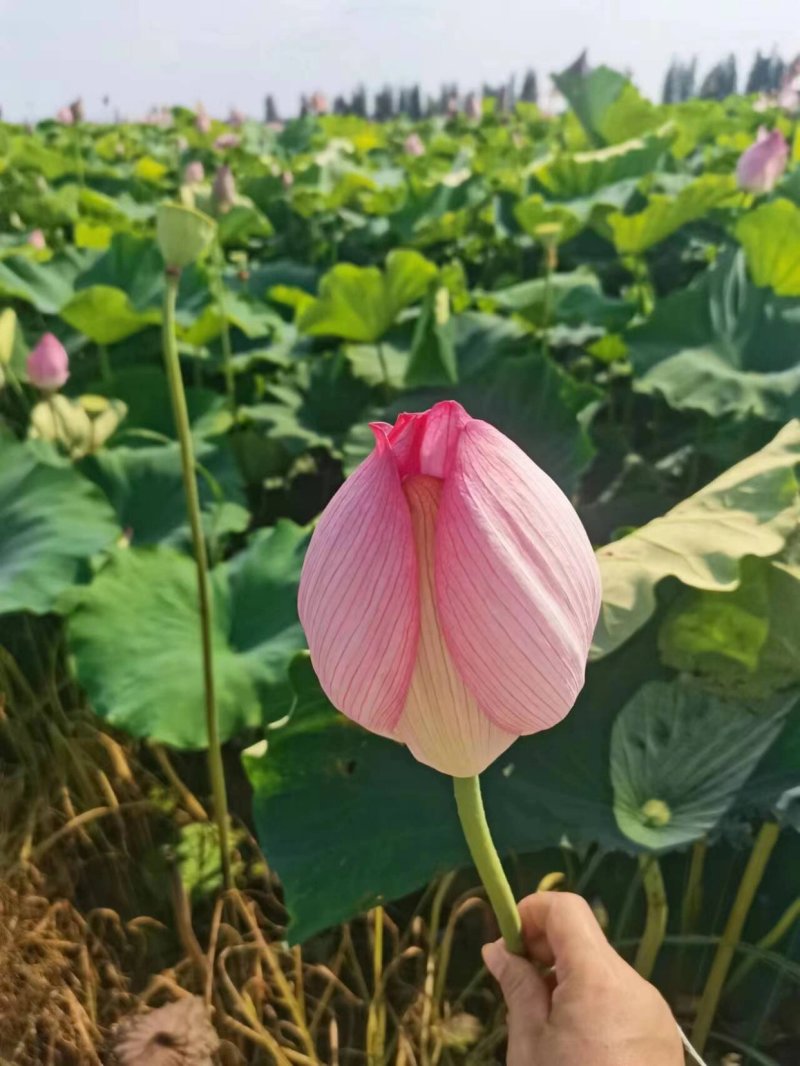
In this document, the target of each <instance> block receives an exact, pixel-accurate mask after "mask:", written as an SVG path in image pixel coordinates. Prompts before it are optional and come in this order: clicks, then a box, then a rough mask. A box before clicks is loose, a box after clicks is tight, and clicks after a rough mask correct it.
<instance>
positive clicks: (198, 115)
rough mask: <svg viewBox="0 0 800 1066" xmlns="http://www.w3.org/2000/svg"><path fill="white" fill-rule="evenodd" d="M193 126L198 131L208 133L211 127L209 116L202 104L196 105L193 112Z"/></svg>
mask: <svg viewBox="0 0 800 1066" xmlns="http://www.w3.org/2000/svg"><path fill="white" fill-rule="evenodd" d="M194 128H195V129H196V130H197V132H198V133H208V132H209V130H210V129H211V118H210V116H209V114H208V112H207V111H206V109H205V108H204V107H203V105H202V104H199V105H198V107H197V111H196V112H195V117H194Z"/></svg>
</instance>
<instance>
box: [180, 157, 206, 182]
mask: <svg viewBox="0 0 800 1066" xmlns="http://www.w3.org/2000/svg"><path fill="white" fill-rule="evenodd" d="M205 176H206V172H205V169H204V167H203V164H202V163H201V162H200V160H199V159H193V160H192V161H191V163H187V164H186V167H185V169H184V171H183V183H184V185H199V184H200V182H201V181H203V179H204V178H205Z"/></svg>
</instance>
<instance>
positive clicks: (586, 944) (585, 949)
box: [519, 892, 616, 983]
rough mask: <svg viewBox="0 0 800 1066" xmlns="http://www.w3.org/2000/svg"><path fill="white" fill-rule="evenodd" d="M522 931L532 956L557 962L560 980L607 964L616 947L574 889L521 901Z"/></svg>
mask: <svg viewBox="0 0 800 1066" xmlns="http://www.w3.org/2000/svg"><path fill="white" fill-rule="evenodd" d="M519 912H520V916H521V918H522V935H523V938H524V940H525V947H526V949H527V952H528V955H529V956H530V958H531V959H534V960H535V961H536V962H539V963H541V964H542V965H544V966H555V968H556V977H557V979H558V981H559V983H561V982H562V981H564V980H565V978H566V977H568V976H569V975H570V974H576V973H582V972H586V970H587V969H590V968H592V967H596V966H602V967H603V968H605V967H606V966H607V964H608V957H609V953H610V954H611V956H614V957H616V956H615V953H614V949H613V948H612V947H611V946H610V945H609V943H608V941H607V940H606V937H605V934H604V933H603V930H602V929H601V928H600V926H599V925H598V923H597V919H596V918H595V916H594V915H593V914H592V911H591V908H590V907H589V904H588V903H587V902H586V900H584V899H582V898H581V896H576V895H573V894H572V893H571V892H536V893H534V894H533V895H532V896H528V897H527V898H526V899H524V900H523V901H522V903H520V905H519Z"/></svg>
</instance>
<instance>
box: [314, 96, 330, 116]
mask: <svg viewBox="0 0 800 1066" xmlns="http://www.w3.org/2000/svg"><path fill="white" fill-rule="evenodd" d="M309 106H310V108H311V112H312V114H314V115H327V113H328V98H327V97H326V95H325V93H321V92H316V93H312V94H311V99H310V101H309Z"/></svg>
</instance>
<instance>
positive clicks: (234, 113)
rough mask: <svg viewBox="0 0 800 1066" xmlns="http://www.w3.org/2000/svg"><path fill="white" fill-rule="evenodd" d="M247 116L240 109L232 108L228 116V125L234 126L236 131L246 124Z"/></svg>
mask: <svg viewBox="0 0 800 1066" xmlns="http://www.w3.org/2000/svg"><path fill="white" fill-rule="evenodd" d="M246 119H247V116H246V115H245V113H244V111H240V110H239V109H238V107H232V108H231V110H230V114H229V115H228V125H229V126H233V128H234V129H238V128H239V127H240V126H243V125H244V124H245V121H246Z"/></svg>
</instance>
